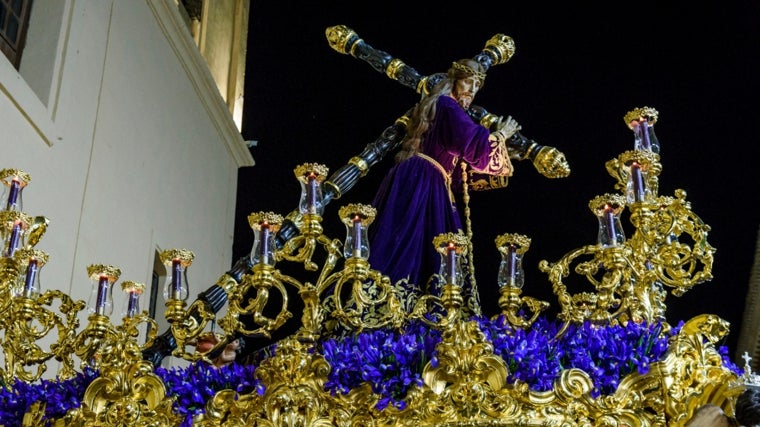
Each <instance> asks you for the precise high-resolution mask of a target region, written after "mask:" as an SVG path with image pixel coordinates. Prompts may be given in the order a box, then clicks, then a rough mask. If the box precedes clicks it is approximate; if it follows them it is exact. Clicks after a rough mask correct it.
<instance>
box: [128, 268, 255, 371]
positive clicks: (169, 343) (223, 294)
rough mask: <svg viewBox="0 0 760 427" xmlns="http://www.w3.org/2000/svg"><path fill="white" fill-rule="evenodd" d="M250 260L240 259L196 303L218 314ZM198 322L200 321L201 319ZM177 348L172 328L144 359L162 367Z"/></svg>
mask: <svg viewBox="0 0 760 427" xmlns="http://www.w3.org/2000/svg"><path fill="white" fill-rule="evenodd" d="M249 259H250V258H249V257H248V256H244V257H241V258H239V259H238V260H237V261H236V262H235V264H234V265H233V266H232V268H231V269H230V270H228V271H227V272H226V273H225V274H223V275H222V276H221V277H220V278H219V280H217V282H216V284H214V285H212V286H211V287H209V288H208V289H207V290H205V291H203V292H201V293H200V294H198V298H197V300H196V301H201V302H202V303H204V304H206V305H207V309H206V311H210V312H213V313H217V312H218V311H219V310H220V309H221V308H222V307H223V306H224V304H225V303H226V302H227V289H229V288H231V287H234V286H236V285H237V283H238V282H239V281H240V280H241V278H242V277H243V274H245V273H246V272H247V271H248V269H249V262H250V261H249ZM196 320H197V321H200V319H196ZM176 348H177V340H176V339H175V338H174V336H173V335H172V330H171V328H170V329H167V330H166V331H164V332H163V333H162V334H161V335H158V336H157V337H156V339H155V340H154V341H153V344H152V345H150V346H147V347H146V348H145V349H144V350H143V351H142V354H143V359H144V360H147V361H148V362H151V363H153V366H160V365H161V361H162V360H163V359H164V358H165V357H166V356H168V355H169V354H171V353H172V351H174V349H176Z"/></svg>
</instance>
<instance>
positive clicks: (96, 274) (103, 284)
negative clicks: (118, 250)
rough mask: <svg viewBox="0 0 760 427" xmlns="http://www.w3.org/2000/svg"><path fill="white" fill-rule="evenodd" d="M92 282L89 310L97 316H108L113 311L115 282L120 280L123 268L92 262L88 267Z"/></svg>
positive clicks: (88, 303)
mask: <svg viewBox="0 0 760 427" xmlns="http://www.w3.org/2000/svg"><path fill="white" fill-rule="evenodd" d="M87 275H88V276H89V278H90V281H91V282H92V291H91V292H90V299H89V300H88V302H87V310H88V311H89V312H90V313H91V314H93V315H95V316H104V317H108V316H110V315H111V314H112V313H113V284H114V282H116V281H117V280H119V276H121V270H119V269H118V268H117V267H114V266H112V265H103V264H92V265H90V266H88V267H87Z"/></svg>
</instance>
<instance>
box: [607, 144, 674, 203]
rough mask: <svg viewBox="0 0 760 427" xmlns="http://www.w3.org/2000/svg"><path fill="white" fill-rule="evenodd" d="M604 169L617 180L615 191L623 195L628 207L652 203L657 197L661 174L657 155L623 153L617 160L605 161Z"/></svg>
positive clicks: (634, 151) (645, 152)
mask: <svg viewBox="0 0 760 427" xmlns="http://www.w3.org/2000/svg"><path fill="white" fill-rule="evenodd" d="M634 165H636V166H634ZM605 167H606V168H607V172H609V174H610V175H612V177H613V178H615V179H616V180H617V183H616V184H615V189H617V190H619V191H621V192H622V193H623V194H625V199H626V202H627V204H628V205H633V204H635V203H641V202H646V203H653V199H654V198H656V197H657V193H658V191H659V175H660V173H661V172H662V165H661V164H660V156H659V154H657V153H653V152H651V151H640V150H631V151H625V152H623V153H621V154H620V155H619V156H618V157H617V158H615V159H612V160H609V161H607V163H605ZM639 177H640V179H639ZM637 199H638V200H637Z"/></svg>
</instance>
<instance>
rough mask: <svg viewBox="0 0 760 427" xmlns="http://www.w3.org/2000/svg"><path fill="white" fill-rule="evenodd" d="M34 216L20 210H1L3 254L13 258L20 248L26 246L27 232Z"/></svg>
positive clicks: (0, 222) (0, 234) (0, 227)
mask: <svg viewBox="0 0 760 427" xmlns="http://www.w3.org/2000/svg"><path fill="white" fill-rule="evenodd" d="M31 223H32V218H31V217H30V216H29V215H27V214H25V213H23V212H19V211H8V210H6V211H2V212H0V236H1V237H2V239H3V253H2V256H3V257H6V258H13V255H14V254H15V253H16V251H17V250H18V249H21V248H24V247H25V246H26V232H27V230H28V229H29V226H30V225H31Z"/></svg>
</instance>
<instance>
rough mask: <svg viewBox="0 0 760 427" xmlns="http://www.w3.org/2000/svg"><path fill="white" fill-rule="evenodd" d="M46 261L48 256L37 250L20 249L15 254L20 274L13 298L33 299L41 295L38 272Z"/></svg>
mask: <svg viewBox="0 0 760 427" xmlns="http://www.w3.org/2000/svg"><path fill="white" fill-rule="evenodd" d="M47 261H48V254H46V253H45V252H44V251H41V250H39V249H21V250H19V251H17V252H16V262H17V263H18V266H19V270H20V272H23V274H19V280H18V282H17V285H16V289H15V290H14V292H13V294H14V296H23V297H24V298H31V299H35V298H37V297H39V296H40V294H41V293H42V286H41V285H40V270H42V267H44V266H45V264H46V263H47Z"/></svg>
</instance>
